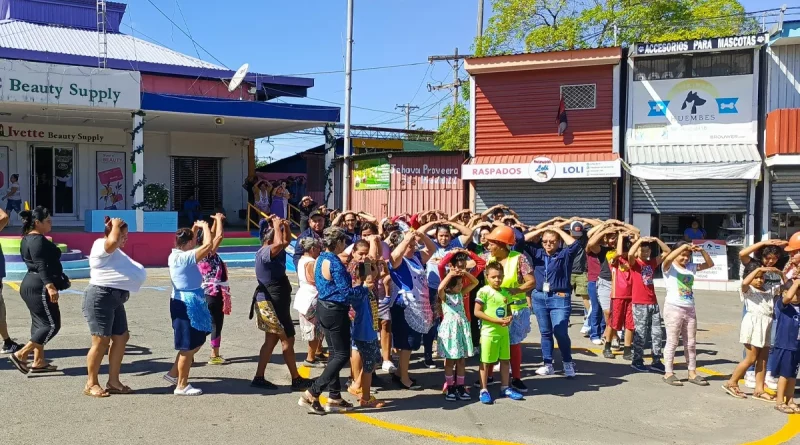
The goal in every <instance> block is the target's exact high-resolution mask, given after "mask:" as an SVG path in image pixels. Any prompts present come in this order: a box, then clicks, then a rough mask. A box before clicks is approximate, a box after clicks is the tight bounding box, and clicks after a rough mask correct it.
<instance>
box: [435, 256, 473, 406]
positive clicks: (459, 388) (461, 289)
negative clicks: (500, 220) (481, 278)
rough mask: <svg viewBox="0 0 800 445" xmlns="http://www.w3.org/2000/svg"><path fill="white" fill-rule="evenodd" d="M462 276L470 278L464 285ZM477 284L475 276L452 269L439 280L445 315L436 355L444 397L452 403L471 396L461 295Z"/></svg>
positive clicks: (466, 322) (469, 337)
mask: <svg viewBox="0 0 800 445" xmlns="http://www.w3.org/2000/svg"><path fill="white" fill-rule="evenodd" d="M465 278H466V279H468V280H469V284H467V285H466V286H464V282H463V280H464V279H465ZM477 285H478V279H477V278H475V277H473V276H472V275H471V274H469V273H466V272H464V271H461V270H458V269H451V270H450V273H448V274H447V276H445V278H444V279H443V280H442V281H441V283H439V289H438V294H439V300H440V301H441V302H442V313H443V315H444V317H443V318H442V322H441V324H440V325H439V335H438V339H437V340H438V341H437V345H438V349H439V356H440V357H444V378H445V386H446V388H447V395H446V397H445V398H446V400H448V401H451V402H454V401H456V399H460V400H471V399H472V397H470V395H469V393H468V392H467V390H466V388H464V374H465V371H466V369H465V359H466V358H467V357H472V333H471V332H470V326H469V320H468V319H467V314H466V313H465V310H464V294H466V295H469V292H470V291H471V290H472V289H474V288H475V286H477ZM453 368H455V374H456V377H455V379H454V377H453V374H454V372H453Z"/></svg>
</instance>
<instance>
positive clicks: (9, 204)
mask: <svg viewBox="0 0 800 445" xmlns="http://www.w3.org/2000/svg"><path fill="white" fill-rule="evenodd" d="M20 210H22V200H21V199H9V200H8V201H6V213H11V212H12V211H14V212H17V213H19V212H20Z"/></svg>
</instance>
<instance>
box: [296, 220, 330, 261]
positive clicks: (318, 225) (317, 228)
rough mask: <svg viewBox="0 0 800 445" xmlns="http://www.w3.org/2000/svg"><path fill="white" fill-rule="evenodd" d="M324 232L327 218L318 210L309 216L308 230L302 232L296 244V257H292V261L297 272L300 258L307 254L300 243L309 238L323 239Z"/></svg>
mask: <svg viewBox="0 0 800 445" xmlns="http://www.w3.org/2000/svg"><path fill="white" fill-rule="evenodd" d="M323 230H325V216H323V214H322V213H321V212H320V211H318V210H315V211H313V212H311V214H310V215H308V229H306V230H304V231H302V232H300V235H299V236H298V237H297V240H296V241H295V243H294V256H293V257H292V261H293V262H294V269H295V270H297V263H298V262H299V261H300V257H302V256H303V254H304V253H305V250H304V249H303V246H302V244H301V243H300V241H301V240H302V239H303V238H308V237H312V238H315V239H322V231H323Z"/></svg>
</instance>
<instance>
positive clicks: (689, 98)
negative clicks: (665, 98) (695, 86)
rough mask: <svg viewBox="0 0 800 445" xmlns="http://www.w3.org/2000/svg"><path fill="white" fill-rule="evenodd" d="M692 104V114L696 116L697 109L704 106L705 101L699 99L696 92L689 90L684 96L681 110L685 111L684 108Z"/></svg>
mask: <svg viewBox="0 0 800 445" xmlns="http://www.w3.org/2000/svg"><path fill="white" fill-rule="evenodd" d="M689 103H691V104H692V110H691V113H692V114H697V107H701V106H703V105H705V103H706V100H705V99H703V98H702V97H700V95H699V94H697V92H696V91H691V90H689V94H687V95H686V99H684V100H683V105H681V110H685V109H686V106H687V105H689Z"/></svg>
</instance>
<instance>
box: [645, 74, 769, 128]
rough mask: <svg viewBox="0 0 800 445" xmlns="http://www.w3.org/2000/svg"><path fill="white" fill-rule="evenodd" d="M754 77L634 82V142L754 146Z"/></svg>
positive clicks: (755, 126)
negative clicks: (742, 144) (751, 144)
mask: <svg viewBox="0 0 800 445" xmlns="http://www.w3.org/2000/svg"><path fill="white" fill-rule="evenodd" d="M753 82H754V78H753V75H741V76H719V77H698V78H691V79H663V80H645V81H640V82H632V83H631V86H632V91H633V98H632V101H633V106H632V107H631V119H632V125H633V131H632V135H631V137H632V138H633V142H635V143H654V144H657V143H687V144H696V143H711V144H725V143H756V141H757V134H756V128H757V125H756V124H757V123H756V118H755V117H756V115H757V113H756V112H755V110H754V107H755V104H756V103H757V102H756V101H755V100H754V98H753V96H754V94H755V91H756V90H755V88H754V85H753Z"/></svg>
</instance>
